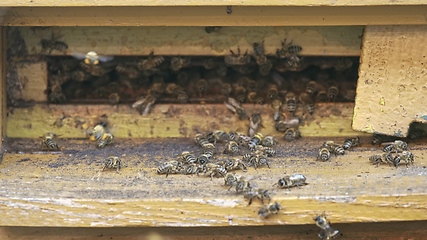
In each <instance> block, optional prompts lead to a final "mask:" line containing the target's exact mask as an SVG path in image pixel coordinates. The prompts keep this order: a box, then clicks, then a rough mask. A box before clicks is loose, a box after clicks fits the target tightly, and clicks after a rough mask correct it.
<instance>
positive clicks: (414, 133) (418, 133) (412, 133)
mask: <svg viewBox="0 0 427 240" xmlns="http://www.w3.org/2000/svg"><path fill="white" fill-rule="evenodd" d="M426 135H427V132H426V131H425V130H424V129H410V130H409V133H408V137H409V138H411V139H416V138H420V137H424V136H426Z"/></svg>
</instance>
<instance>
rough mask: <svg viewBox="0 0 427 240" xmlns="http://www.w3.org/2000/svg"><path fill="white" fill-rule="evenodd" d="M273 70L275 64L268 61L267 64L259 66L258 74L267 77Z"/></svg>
mask: <svg viewBox="0 0 427 240" xmlns="http://www.w3.org/2000/svg"><path fill="white" fill-rule="evenodd" d="M272 68H273V63H272V62H271V61H270V60H269V59H267V62H266V63H265V64H262V65H259V67H258V72H259V73H260V74H261V76H267V75H268V74H270V72H271V69H272Z"/></svg>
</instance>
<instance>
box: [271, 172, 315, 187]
mask: <svg viewBox="0 0 427 240" xmlns="http://www.w3.org/2000/svg"><path fill="white" fill-rule="evenodd" d="M305 181H306V178H305V176H304V175H302V174H299V173H296V174H292V175H291V176H285V177H283V178H281V179H279V181H278V182H277V184H276V185H277V186H278V187H279V188H288V189H289V188H291V187H300V186H302V185H307V183H306V182H305Z"/></svg>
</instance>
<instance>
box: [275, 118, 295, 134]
mask: <svg viewBox="0 0 427 240" xmlns="http://www.w3.org/2000/svg"><path fill="white" fill-rule="evenodd" d="M300 122H301V121H300V119H299V118H298V117H293V118H291V119H289V120H281V121H278V122H277V123H276V124H275V125H274V127H275V128H276V131H278V132H286V130H287V129H289V128H297V127H298V125H299V124H300Z"/></svg>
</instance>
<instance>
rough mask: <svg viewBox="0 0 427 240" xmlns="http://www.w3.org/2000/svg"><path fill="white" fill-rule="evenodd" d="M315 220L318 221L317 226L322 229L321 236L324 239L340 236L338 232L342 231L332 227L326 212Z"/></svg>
mask: <svg viewBox="0 0 427 240" xmlns="http://www.w3.org/2000/svg"><path fill="white" fill-rule="evenodd" d="M314 221H315V222H316V226H318V227H319V228H320V229H322V230H321V232H320V233H319V238H320V239H322V240H329V239H331V238H334V237H336V236H338V234H339V233H340V231H338V230H335V229H333V228H332V227H331V223H330V222H329V221H328V220H327V219H326V214H325V213H323V214H321V215H318V216H316V217H315V218H314Z"/></svg>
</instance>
